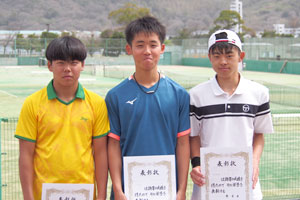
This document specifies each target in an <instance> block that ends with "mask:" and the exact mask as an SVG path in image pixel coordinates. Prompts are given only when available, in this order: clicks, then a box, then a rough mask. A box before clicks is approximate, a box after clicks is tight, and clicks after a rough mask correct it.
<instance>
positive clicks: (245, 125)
mask: <svg viewBox="0 0 300 200" xmlns="http://www.w3.org/2000/svg"><path fill="white" fill-rule="evenodd" d="M190 120H191V134H190V136H191V137H193V136H198V135H199V136H200V138H201V147H237V146H241V147H244V146H252V143H253V134H254V133H273V124H272V117H271V113H270V106H269V90H268V88H266V87H265V86H263V85H261V84H259V83H256V82H253V81H250V80H247V79H245V78H243V77H242V76H241V75H240V82H239V85H238V87H237V89H236V90H235V92H234V93H233V94H232V95H230V96H229V95H228V94H227V93H226V92H224V91H223V90H222V89H221V88H220V86H219V84H218V82H217V79H216V77H214V78H213V79H211V80H209V81H207V82H204V83H201V84H199V85H197V86H195V87H194V88H192V89H191V90H190ZM199 189H200V188H199V187H198V186H194V191H193V196H192V199H193V200H198V199H200V197H199V196H200V194H199V195H197V194H196V193H198V192H199ZM253 195H254V198H253V199H262V193H261V190H260V185H259V182H258V184H257V186H256V188H255V190H254V191H253ZM195 196H197V198H195ZM198 197H199V198H198Z"/></svg>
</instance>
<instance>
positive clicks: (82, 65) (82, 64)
mask: <svg viewBox="0 0 300 200" xmlns="http://www.w3.org/2000/svg"><path fill="white" fill-rule="evenodd" d="M84 64H85V62H84V61H82V62H81V71H83V70H84V66H85V65H84Z"/></svg>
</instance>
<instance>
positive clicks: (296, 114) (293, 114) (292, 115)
mask: <svg viewBox="0 0 300 200" xmlns="http://www.w3.org/2000/svg"><path fill="white" fill-rule="evenodd" d="M273 117H275V118H279V117H300V113H287V114H273Z"/></svg>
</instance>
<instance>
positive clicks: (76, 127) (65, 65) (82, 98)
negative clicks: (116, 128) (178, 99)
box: [15, 36, 109, 200]
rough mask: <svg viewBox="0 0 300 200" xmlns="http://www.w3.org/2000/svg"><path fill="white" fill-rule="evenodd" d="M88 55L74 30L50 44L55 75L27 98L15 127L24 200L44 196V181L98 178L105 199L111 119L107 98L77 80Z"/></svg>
mask: <svg viewBox="0 0 300 200" xmlns="http://www.w3.org/2000/svg"><path fill="white" fill-rule="evenodd" d="M86 55H87V52H86V48H85V46H84V44H83V43H82V42H81V41H80V40H78V39H76V38H74V37H70V36H65V37H61V38H57V39H54V40H53V41H52V42H51V43H50V44H49V45H48V47H47V50H46V58H47V60H48V69H49V71H51V72H52V73H53V80H51V81H50V83H49V84H48V86H47V87H45V88H43V89H41V90H40V91H37V92H35V93H34V94H32V95H31V96H29V97H28V98H27V99H26V100H25V102H24V105H23V107H22V110H21V114H20V117H19V122H18V125H17V129H16V133H15V137H16V138H18V139H19V144H20V158H19V168H20V180H21V185H22V190H23V196H24V200H39V199H41V192H42V184H43V183H85V184H88V183H89V184H94V183H96V185H97V195H95V196H97V200H100V199H101V200H102V199H103V200H105V199H106V186H107V176H108V164H107V163H108V162H107V134H108V131H109V121H108V115H107V109H106V104H105V101H104V99H102V98H101V97H100V96H98V95H97V94H95V93H93V92H91V91H89V90H86V89H85V88H83V87H82V86H81V84H80V83H79V82H78V79H79V76H80V72H81V71H82V70H83V68H84V60H85V58H86Z"/></svg>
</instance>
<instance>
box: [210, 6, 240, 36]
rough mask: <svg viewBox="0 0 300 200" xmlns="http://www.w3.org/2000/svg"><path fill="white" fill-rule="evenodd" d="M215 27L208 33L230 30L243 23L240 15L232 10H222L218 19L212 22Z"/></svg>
mask: <svg viewBox="0 0 300 200" xmlns="http://www.w3.org/2000/svg"><path fill="white" fill-rule="evenodd" d="M214 24H215V27H214V28H213V29H212V30H211V31H210V33H213V32H214V31H216V30H219V29H232V28H234V26H235V25H240V27H241V26H243V25H244V21H243V20H242V18H241V16H240V14H239V13H238V12H236V11H232V10H223V11H222V12H221V13H220V15H219V17H218V18H217V19H215V21H214Z"/></svg>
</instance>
